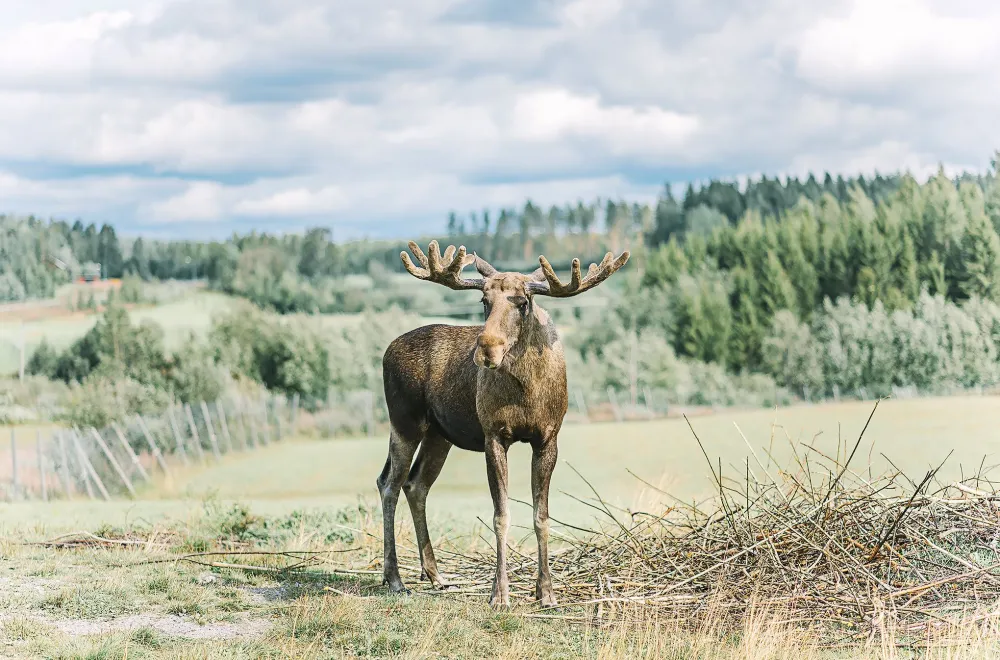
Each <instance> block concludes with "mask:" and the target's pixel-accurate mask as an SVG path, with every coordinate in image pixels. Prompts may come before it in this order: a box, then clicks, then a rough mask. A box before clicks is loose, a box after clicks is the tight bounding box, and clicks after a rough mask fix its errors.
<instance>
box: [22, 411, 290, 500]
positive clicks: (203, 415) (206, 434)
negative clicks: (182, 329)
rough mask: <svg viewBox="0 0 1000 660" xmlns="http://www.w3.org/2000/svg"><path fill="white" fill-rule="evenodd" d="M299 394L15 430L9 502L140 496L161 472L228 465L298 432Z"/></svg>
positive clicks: (166, 473) (168, 472)
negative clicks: (100, 424)
mask: <svg viewBox="0 0 1000 660" xmlns="http://www.w3.org/2000/svg"><path fill="white" fill-rule="evenodd" d="M299 413H300V411H299V398H298V395H295V396H293V397H291V398H285V397H280V396H274V395H264V396H262V397H260V398H254V399H251V398H246V397H227V398H226V399H219V400H217V401H213V402H206V401H201V402H199V403H197V404H194V405H192V404H187V403H185V404H175V405H172V406H170V407H169V408H167V410H166V411H164V412H163V413H162V414H161V415H135V416H133V417H132V418H131V419H130V420H128V421H127V422H123V423H121V424H119V423H113V424H111V425H110V426H108V427H106V428H103V429H96V428H93V427H86V428H79V427H73V428H62V429H53V430H50V431H49V430H47V431H42V430H40V429H36V430H34V431H26V430H24V429H23V428H22V429H18V428H17V427H12V428H11V429H10V431H9V433H10V440H9V442H10V444H9V462H8V465H9V469H10V474H9V477H8V479H7V480H6V484H5V491H6V492H5V493H4V495H5V498H6V500H7V501H18V500H26V499H30V500H42V501H49V500H53V499H70V498H75V497H81V496H83V497H89V498H91V499H98V498H99V499H104V500H110V499H117V498H123V497H126V498H134V497H136V494H137V489H138V488H139V487H141V486H142V485H144V484H146V483H149V482H151V481H152V480H153V478H154V476H155V475H156V473H157V472H159V473H162V474H165V475H170V473H171V471H172V470H174V469H177V468H178V467H179V466H185V465H198V464H201V465H207V464H211V463H214V462H220V461H221V460H222V458H223V457H224V456H225V455H227V454H233V453H240V452H249V451H254V450H257V449H260V448H263V447H266V446H268V445H271V444H273V443H277V442H280V441H282V440H284V439H285V438H287V437H288V436H290V435H291V434H293V433H295V429H296V426H297V424H298V422H299V417H300V414H299Z"/></svg>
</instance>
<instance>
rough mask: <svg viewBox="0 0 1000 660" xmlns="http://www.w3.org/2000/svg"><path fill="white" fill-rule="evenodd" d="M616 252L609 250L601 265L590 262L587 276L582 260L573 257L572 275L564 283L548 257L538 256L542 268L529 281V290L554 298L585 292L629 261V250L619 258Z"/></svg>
mask: <svg viewBox="0 0 1000 660" xmlns="http://www.w3.org/2000/svg"><path fill="white" fill-rule="evenodd" d="M614 256H615V255H614V253H612V252H608V253H607V254H606V255H604V259H603V260H602V261H601V264H600V265H597V264H590V268H589V269H588V270H587V276H586V277H581V275H580V260H579V259H573V269H572V274H571V275H570V280H569V284H563V283H562V282H560V281H559V278H558V277H556V272H555V271H554V270H552V266H551V265H550V264H549V261H548V259H546V258H545V257H544V256H541V257H538V263H540V264H541V268H539V269H538V270H536V271H535V272H534V273H533V277H534V281H532V282H528V291H529V292H530V293H533V294H535V295H538V296H551V297H553V298H569V297H570V296H575V295H577V294H580V293H583V292H584V291H587V290H588V289H593V288H594V287H595V286H597V285H598V284H600V283H601V282H603V281H604V280H606V279H608V278H609V277H611V276H612V275H613V274H614V272H615V271H616V270H618V269H619V268H621V267H622V266H624V265H625V262H626V261H628V258H629V256H630V255H629V252H628V250H626V251H624V252H622V253H621V256H619V257H618V258H617V259H615V258H614Z"/></svg>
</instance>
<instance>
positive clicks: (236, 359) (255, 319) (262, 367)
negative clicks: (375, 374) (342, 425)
mask: <svg viewBox="0 0 1000 660" xmlns="http://www.w3.org/2000/svg"><path fill="white" fill-rule="evenodd" d="M290 321H292V320H291V319H281V318H278V317H274V316H272V315H269V314H266V313H264V312H263V311H261V310H260V309H258V308H256V307H254V306H252V305H240V306H238V307H236V308H235V309H233V310H231V311H230V312H228V313H226V314H224V315H223V316H221V317H220V318H217V319H215V321H214V322H213V324H212V330H211V332H210V338H209V341H210V345H211V349H212V351H213V352H214V354H215V358H216V360H217V361H218V362H219V363H220V364H223V365H225V366H227V367H228V368H229V369H230V370H231V372H232V373H233V374H234V375H237V376H243V377H245V378H249V379H252V380H256V381H258V382H260V383H262V384H263V385H264V386H265V387H267V388H268V389H277V390H281V391H283V392H285V393H286V394H293V393H298V394H299V395H300V397H302V402H303V405H307V406H308V405H310V404H314V403H315V402H316V401H322V400H325V399H326V397H327V391H328V388H329V386H330V367H329V352H328V349H327V347H326V345H325V344H324V342H323V339H322V336H321V335H320V333H319V332H318V331H316V329H314V328H313V327H312V326H311V325H309V324H306V323H304V322H301V321H302V320H300V322H299V323H294V322H290Z"/></svg>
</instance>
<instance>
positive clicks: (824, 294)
mask: <svg viewBox="0 0 1000 660" xmlns="http://www.w3.org/2000/svg"><path fill="white" fill-rule="evenodd" d="M892 185H893V187H894V190H892V191H887V192H886V193H885V196H884V198H883V199H882V201H881V202H876V201H875V200H873V199H872V197H871V196H870V195H869V193H868V192H866V191H865V190H864V189H862V187H861V186H854V187H852V188H849V189H848V191H847V201H846V202H841V201H840V200H839V199H838V198H837V197H836V196H834V195H833V194H831V193H826V192H824V193H823V194H822V195H821V196H820V197H819V199H818V200H817V201H811V200H809V199H807V198H806V197H804V196H803V197H800V198H799V200H798V201H797V202H796V203H795V204H794V205H793V206H792V207H791V208H789V209H787V210H784V211H782V212H780V213H778V214H776V215H765V214H762V213H760V212H759V211H757V210H747V211H744V213H743V215H742V216H741V217H740V218H739V219H738V221H737V222H736V223H735V224H731V223H730V222H729V221H728V218H727V221H726V222H725V223H720V224H719V225H718V226H715V227H714V228H713V229H712V230H711V231H709V232H707V233H706V232H698V231H691V230H690V227H689V228H688V230H687V231H684V232H678V233H675V234H672V235H671V236H670V238H669V239H668V240H667V241H666V242H665V243H661V244H660V245H659V246H658V247H656V248H654V249H651V250H650V251H649V252H648V254H646V258H645V260H644V263H643V264H642V278H641V282H638V283H636V284H634V285H633V286H632V287H631V288H630V290H629V291H628V292H627V293H625V294H624V295H623V296H622V297H621V298H620V299H619V303H618V305H617V306H616V308H615V314H616V315H617V317H618V323H619V324H621V325H622V326H623V327H625V328H630V329H634V330H635V331H637V332H639V333H641V334H642V336H643V337H645V338H647V339H648V340H650V341H653V340H656V341H663V342H665V343H666V345H667V346H669V347H670V349H671V351H672V353H673V354H676V355H677V356H681V357H688V358H693V359H695V360H698V361H701V362H705V363H711V364H716V365H719V366H721V367H723V368H725V369H726V370H727V371H729V372H730V373H734V374H737V373H762V374H766V375H769V376H772V377H774V378H775V379H776V380H777V382H778V383H779V384H783V385H787V386H789V387H791V388H793V389H794V390H795V391H796V393H797V394H799V395H803V394H806V393H811V394H810V395H819V396H823V395H831V394H833V393H834V392H835V390H837V389H840V390H844V391H851V392H852V393H853V392H854V391H856V389H857V388H858V387H866V388H868V389H869V391H871V390H872V389H873V388H874V389H876V390H879V391H881V392H888V390H889V388H891V387H892V386H893V385H895V386H916V387H920V388H923V389H931V388H934V387H973V386H977V385H992V384H995V383H997V382H998V366H1000V365H998V360H1000V332H998V330H1000V325H998V324H997V321H996V319H997V318H1000V317H998V314H1000V311H998V309H1000V308H998V306H997V304H998V303H1000V235H998V227H1000V185H998V182H997V178H996V174H995V173H994V174H993V175H992V176H990V177H984V178H981V179H967V180H962V181H958V182H956V181H952V180H949V179H948V178H947V177H946V176H944V174H943V173H939V174H938V175H937V176H936V177H934V178H932V179H931V180H930V181H928V182H927V183H926V184H924V185H919V184H918V183H917V182H916V181H915V180H914V179H913V178H912V177H910V176H903V177H901V178H900V179H899V180H898V181H894V182H893V184H892ZM720 213H721V212H720ZM607 333H608V330H607V329H605V328H598V327H594V326H592V327H591V328H590V329H588V330H587V331H586V333H585V335H586V334H589V335H590V336H592V341H591V344H592V345H593V348H592V350H591V351H590V355H592V356H594V357H595V359H602V358H603V352H605V351H604V349H603V348H602V346H605V345H609V342H610V340H611V339H612V338H610V337H608V336H606V335H607ZM850 374H854V375H850Z"/></svg>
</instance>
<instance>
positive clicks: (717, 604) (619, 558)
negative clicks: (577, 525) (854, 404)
mask: <svg viewBox="0 0 1000 660" xmlns="http://www.w3.org/2000/svg"><path fill="white" fill-rule="evenodd" d="M876 408H877V405H876ZM874 412H875V411H874V410H873V411H872V414H874ZM868 421H869V422H870V421H871V417H869V418H868ZM867 427H868V425H867V424H866V425H865V429H867ZM692 431H693V429H692ZM863 437H864V431H862V433H861V436H860V437H859V438H858V439H857V442H856V443H854V444H853V448H852V447H850V446H849V445H844V446H843V447H842V455H841V456H839V457H838V456H824V455H823V454H821V453H820V452H819V451H818V450H816V449H815V448H813V447H808V448H806V447H800V450H799V451H796V452H795V469H794V471H778V470H776V469H775V468H774V467H773V466H772V465H765V463H766V462H768V461H761V460H758V459H759V458H760V455H759V454H758V453H756V452H754V450H753V449H752V448H751V452H752V455H753V458H750V459H749V460H748V461H747V464H746V466H745V469H744V470H741V471H743V472H744V474H743V475H740V476H741V477H743V478H741V479H738V480H730V479H727V478H724V477H723V476H722V471H721V469H720V468H715V466H713V470H712V473H713V478H714V480H715V487H716V488H717V490H718V493H717V495H716V497H715V498H713V500H712V501H711V503H709V504H706V505H701V506H696V505H690V504H688V505H683V504H680V503H677V505H676V506H672V507H670V508H669V509H668V510H667V511H666V512H664V513H663V514H662V515H652V514H648V513H633V514H631V519H630V520H629V521H628V522H621V521H620V520H619V516H616V515H614V512H613V511H612V510H611V508H610V507H608V506H607V505H606V504H605V503H604V501H603V500H602V499H601V498H600V497H599V495H598V494H597V493H596V491H595V492H594V500H593V501H594V502H596V504H595V506H597V507H598V508H600V509H602V510H603V511H604V512H606V513H607V515H608V516H609V517H610V518H611V519H613V520H614V521H615V522H614V523H613V527H612V529H611V531H603V532H594V533H592V534H587V535H583V536H582V537H581V536H577V537H576V538H573V539H569V540H568V547H567V548H565V549H564V550H562V551H561V552H559V553H558V554H556V555H555V556H554V557H553V561H552V571H553V581H554V586H555V590H556V593H557V594H558V596H559V599H560V605H562V606H565V605H570V606H573V605H576V606H580V605H589V606H592V607H594V608H596V609H597V610H598V611H601V610H603V611H604V612H607V611H608V610H609V609H611V610H613V609H615V608H623V609H624V608H626V607H635V606H642V607H643V608H644V609H648V608H652V609H654V610H659V611H661V613H663V614H667V615H672V616H676V617H678V618H681V619H685V618H689V617H691V618H698V617H697V615H699V614H702V615H704V614H712V615H714V616H715V617H716V619H717V620H719V619H721V620H723V621H730V622H732V623H733V624H734V625H736V624H737V623H738V622H739V621H741V620H744V618H745V617H746V616H747V615H748V614H750V608H757V609H761V608H772V609H774V610H775V611H779V612H782V613H784V614H785V615H786V616H788V617H789V619H790V620H794V621H804V622H822V623H824V624H827V623H839V624H842V626H843V627H842V628H841V629H842V630H843V629H846V630H853V631H857V632H858V633H861V632H863V631H871V630H872V629H873V628H877V627H879V626H886V625H889V622H891V625H892V626H893V628H894V629H895V631H896V632H904V633H905V632H907V631H909V632H914V633H916V632H920V631H922V630H926V629H927V626H928V625H942V624H943V622H947V621H949V620H955V615H956V614H958V613H960V614H962V615H964V616H966V617H968V615H969V612H970V610H971V611H975V612H976V614H977V615H978V616H980V617H989V616H991V615H990V614H989V613H986V614H983V612H984V610H985V608H987V607H988V606H990V605H993V606H994V609H995V605H996V604H997V603H998V602H1000V494H998V492H997V490H996V489H995V488H994V487H993V484H992V483H991V482H989V481H988V480H987V479H985V477H984V471H983V468H982V466H980V469H979V472H978V473H977V474H975V475H973V476H971V477H967V478H964V479H962V480H961V481H959V482H957V483H950V484H941V483H939V482H938V481H937V479H936V474H937V472H938V470H940V466H938V468H937V469H934V470H930V471H928V472H927V473H926V474H925V475H924V476H923V477H922V478H921V479H919V480H917V481H914V480H911V479H909V478H907V477H906V476H905V475H904V474H903V473H902V472H900V471H898V470H892V471H889V472H887V473H885V474H882V475H881V476H872V475H871V474H868V472H867V469H866V470H864V471H860V470H859V471H855V470H854V469H852V463H853V459H854V458H855V454H857V452H858V448H859V446H860V445H861V440H862V438H863ZM696 438H697V436H696ZM699 444H700V441H699ZM747 444H748V447H749V443H747ZM703 451H704V448H703ZM838 453H841V451H840V450H839V451H838ZM705 456H706V459H707V458H708V456H707V454H706V455H705ZM765 458H767V457H765ZM709 465H710V466H711V465H712V462H711V461H709ZM890 465H891V463H890ZM741 467H744V466H741ZM466 559H467V560H468V561H467V563H466V566H465V567H464V568H463V569H462V570H474V571H475V574H476V575H477V577H478V580H477V581H478V582H480V584H483V583H485V584H489V583H490V580H491V577H492V570H493V557H492V556H490V555H489V554H488V553H487V554H483V555H480V556H479V557H477V558H472V557H467V558H466ZM534 570H535V561H534V557H533V556H531V554H528V553H525V555H515V559H514V561H512V562H511V573H512V587H513V588H514V591H515V593H517V595H522V594H523V595H524V596H529V595H531V594H532V592H533V585H534V583H533V580H534ZM518 592H519V593H518ZM512 595H513V594H512ZM709 610H711V612H709ZM998 614H1000V613H998ZM965 620H966V621H968V620H969V619H968V618H966V619H965Z"/></svg>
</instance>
